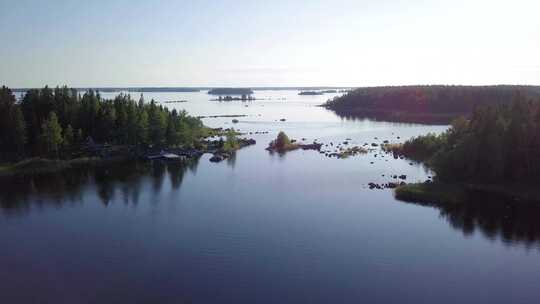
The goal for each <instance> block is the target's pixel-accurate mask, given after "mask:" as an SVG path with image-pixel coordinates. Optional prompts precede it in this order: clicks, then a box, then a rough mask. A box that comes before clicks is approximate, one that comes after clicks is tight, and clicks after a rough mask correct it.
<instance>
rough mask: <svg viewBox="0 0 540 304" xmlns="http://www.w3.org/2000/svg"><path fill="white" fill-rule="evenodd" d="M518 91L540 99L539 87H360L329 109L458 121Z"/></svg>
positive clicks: (506, 102)
mask: <svg viewBox="0 0 540 304" xmlns="http://www.w3.org/2000/svg"><path fill="white" fill-rule="evenodd" d="M517 92H521V94H523V95H525V96H526V97H529V98H540V87H539V86H511V85H500V86H443V85H433V86H389V87H366V88H358V89H355V90H352V91H350V92H348V93H347V94H345V95H343V96H338V97H336V98H334V99H332V100H329V101H328V102H327V103H326V105H325V106H326V107H327V108H330V109H332V110H335V111H336V112H337V113H338V114H342V115H344V116H348V115H355V114H356V115H361V114H369V113H370V112H371V113H377V112H378V113H384V112H400V113H403V114H435V115H437V114H438V115H443V114H444V115H447V116H448V117H451V118H455V117H457V116H459V115H469V114H470V113H471V112H472V111H473V110H474V109H475V108H476V107H483V106H492V105H497V104H508V103H510V101H512V99H513V97H514V96H515V95H516V94H517Z"/></svg>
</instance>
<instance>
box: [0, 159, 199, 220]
mask: <svg viewBox="0 0 540 304" xmlns="http://www.w3.org/2000/svg"><path fill="white" fill-rule="evenodd" d="M198 162H199V159H197V158H196V159H191V160H188V161H184V162H174V163H173V162H171V163H163V162H159V161H154V162H133V161H130V162H125V163H114V164H108V165H107V166H106V167H105V166H104V167H97V168H84V169H73V170H68V171H64V172H62V173H58V174H47V175H43V176H34V177H17V178H4V179H2V180H0V183H1V184H2V188H3V189H6V190H3V191H0V210H1V211H0V212H1V213H2V214H3V215H6V216H23V215H26V214H27V213H28V212H30V210H31V209H32V208H38V209H39V208H43V207H55V208H61V207H63V206H66V205H76V204H82V203H83V197H84V195H85V193H86V192H88V191H95V192H96V194H97V196H98V197H99V198H100V200H101V202H102V203H103V204H104V205H105V206H107V205H109V204H110V203H111V201H112V200H113V199H114V197H115V195H116V192H117V191H119V192H120V194H121V195H122V200H123V202H124V203H125V204H132V205H134V206H136V205H137V203H138V200H139V195H140V193H139V192H140V189H141V187H142V185H143V182H144V181H145V180H148V179H151V182H152V190H153V191H154V192H160V191H161V189H162V185H163V181H164V180H165V177H166V175H168V177H169V179H170V182H171V188H172V189H173V190H177V189H179V188H180V186H181V185H182V181H183V178H184V175H185V173H186V171H187V170H190V171H191V172H195V171H196V168H197V165H198Z"/></svg>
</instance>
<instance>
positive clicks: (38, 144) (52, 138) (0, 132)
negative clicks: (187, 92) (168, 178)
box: [0, 86, 206, 161]
mask: <svg viewBox="0 0 540 304" xmlns="http://www.w3.org/2000/svg"><path fill="white" fill-rule="evenodd" d="M205 132H206V129H205V128H204V126H203V124H202V122H201V121H200V119H198V118H195V117H192V116H189V115H188V114H187V113H186V112H185V111H184V110H182V111H176V110H172V111H169V109H167V108H166V107H163V106H161V105H158V104H156V102H155V101H154V100H151V101H150V102H148V103H147V102H145V101H144V97H143V95H142V94H141V97H140V99H139V100H138V101H135V100H133V99H132V98H131V96H130V95H126V94H119V95H118V96H116V97H115V98H114V99H104V98H102V97H101V96H100V94H99V92H96V91H93V90H89V91H87V92H85V93H84V94H82V95H81V94H79V93H78V92H77V90H75V89H70V88H68V87H66V86H64V87H56V88H54V89H51V88H49V87H45V88H43V89H31V90H28V91H27V92H26V93H25V94H24V96H23V97H22V99H21V100H20V101H17V100H16V98H15V96H14V95H13V92H12V91H11V90H10V89H9V88H7V87H5V86H3V87H2V88H1V89H0V147H1V148H0V161H15V160H20V159H22V158H25V157H32V156H47V157H62V156H66V155H65V154H66V151H72V150H73V149H76V148H77V147H79V146H80V145H81V144H82V143H85V142H86V141H87V140H88V139H90V138H91V139H92V140H93V141H95V142H96V143H109V144H118V145H144V146H148V145H153V146H165V145H166V146H193V145H194V144H195V143H196V142H197V140H198V139H199V138H200V137H202V136H204V134H205Z"/></svg>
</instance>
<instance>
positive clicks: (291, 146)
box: [266, 131, 322, 153]
mask: <svg viewBox="0 0 540 304" xmlns="http://www.w3.org/2000/svg"><path fill="white" fill-rule="evenodd" d="M321 147H322V144H320V143H316V142H313V143H312V144H300V143H297V142H296V140H294V139H290V138H289V137H288V136H287V134H285V132H283V131H281V132H279V134H278V136H277V138H276V139H275V140H273V141H271V142H270V144H269V145H268V148H266V150H268V151H270V152H278V153H285V152H288V151H293V150H297V149H302V150H317V151H320V150H321Z"/></svg>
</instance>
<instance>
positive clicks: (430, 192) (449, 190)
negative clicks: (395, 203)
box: [394, 182, 540, 204]
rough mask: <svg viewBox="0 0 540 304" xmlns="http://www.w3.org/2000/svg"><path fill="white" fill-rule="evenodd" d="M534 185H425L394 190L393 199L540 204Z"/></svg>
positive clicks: (401, 187) (417, 201) (414, 185)
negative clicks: (487, 199) (484, 198)
mask: <svg viewBox="0 0 540 304" xmlns="http://www.w3.org/2000/svg"><path fill="white" fill-rule="evenodd" d="M537 188H538V187H537V185H533V184H527V185H526V184H510V183H507V184H472V183H466V184H460V183H456V184H451V183H440V182H428V183H426V182H424V183H414V184H406V185H401V186H399V187H397V188H396V189H395V190H394V197H395V198H396V199H397V200H400V201H405V202H415V203H422V204H463V203H467V202H470V201H471V199H473V197H475V198H478V196H485V197H486V198H489V199H491V198H493V199H499V200H501V199H502V200H507V201H509V202H512V203H540V191H538V190H537Z"/></svg>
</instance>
